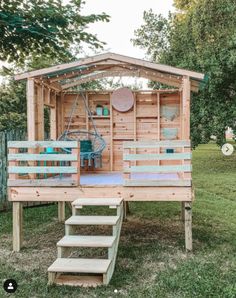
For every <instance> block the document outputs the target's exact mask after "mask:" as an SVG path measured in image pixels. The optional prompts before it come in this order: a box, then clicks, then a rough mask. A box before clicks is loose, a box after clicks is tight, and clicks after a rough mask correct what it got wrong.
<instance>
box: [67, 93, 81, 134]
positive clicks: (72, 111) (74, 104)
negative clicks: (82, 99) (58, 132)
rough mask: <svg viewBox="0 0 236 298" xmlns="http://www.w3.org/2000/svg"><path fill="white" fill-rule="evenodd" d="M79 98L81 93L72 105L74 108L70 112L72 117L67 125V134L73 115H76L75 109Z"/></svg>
mask: <svg viewBox="0 0 236 298" xmlns="http://www.w3.org/2000/svg"><path fill="white" fill-rule="evenodd" d="M78 99H79V94H77V96H76V98H75V101H74V103H73V107H72V109H71V113H70V118H69V122H68V125H67V129H66V131H65V135H67V134H68V132H69V129H70V125H71V121H72V117H73V115H74V111H75V108H76V106H77V101H78Z"/></svg>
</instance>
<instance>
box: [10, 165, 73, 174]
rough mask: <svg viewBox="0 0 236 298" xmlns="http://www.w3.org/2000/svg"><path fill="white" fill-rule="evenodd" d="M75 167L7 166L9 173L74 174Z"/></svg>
mask: <svg viewBox="0 0 236 298" xmlns="http://www.w3.org/2000/svg"><path fill="white" fill-rule="evenodd" d="M77 170H78V169H77V167H71V166H70V167H49V166H43V167H23V166H22V167H21V166H20V167H17V166H14V167H13V166H12V167H11V166H10V167H8V173H9V174H28V173H29V174H75V173H77Z"/></svg>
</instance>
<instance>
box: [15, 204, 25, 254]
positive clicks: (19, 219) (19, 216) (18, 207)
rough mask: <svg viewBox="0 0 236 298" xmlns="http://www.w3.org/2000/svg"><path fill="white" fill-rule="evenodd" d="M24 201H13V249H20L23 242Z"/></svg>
mask: <svg viewBox="0 0 236 298" xmlns="http://www.w3.org/2000/svg"><path fill="white" fill-rule="evenodd" d="M22 204H23V203H20V202H13V203H12V216H13V251H20V249H21V246H22V242H23V205H22Z"/></svg>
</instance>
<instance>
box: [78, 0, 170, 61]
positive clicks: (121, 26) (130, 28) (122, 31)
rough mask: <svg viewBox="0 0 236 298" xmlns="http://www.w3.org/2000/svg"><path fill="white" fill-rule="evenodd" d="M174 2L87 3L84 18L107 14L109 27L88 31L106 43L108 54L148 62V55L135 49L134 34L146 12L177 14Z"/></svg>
mask: <svg viewBox="0 0 236 298" xmlns="http://www.w3.org/2000/svg"><path fill="white" fill-rule="evenodd" d="M172 4H173V0H136V1H135V0H97V1H96V0H86V3H85V5H84V7H83V9H82V13H83V14H91V13H96V14H97V13H102V12H105V13H107V14H108V15H110V16H111V19H110V22H109V23H102V22H99V23H95V24H92V25H90V27H89V29H88V31H89V32H91V33H95V34H97V36H98V39H99V40H102V41H105V42H106V43H107V44H106V45H105V49H104V52H107V51H110V52H114V53H117V54H123V55H127V56H133V57H135V58H144V56H145V52H144V50H141V49H139V48H137V47H134V46H133V45H132V42H131V41H130V39H131V38H134V30H135V29H138V28H139V27H140V26H141V25H142V24H143V12H144V11H145V10H149V9H152V10H153V11H154V13H157V14H163V15H164V16H167V15H168V12H169V11H173V10H174V8H173V6H172Z"/></svg>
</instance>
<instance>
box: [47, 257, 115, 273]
mask: <svg viewBox="0 0 236 298" xmlns="http://www.w3.org/2000/svg"><path fill="white" fill-rule="evenodd" d="M110 263H111V260H107V259H75V258H59V259H56V261H55V262H54V263H53V264H52V265H51V266H50V267H49V268H48V272H57V273H59V272H66V273H100V274H105V273H106V272H107V270H108V268H109V265H110Z"/></svg>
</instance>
